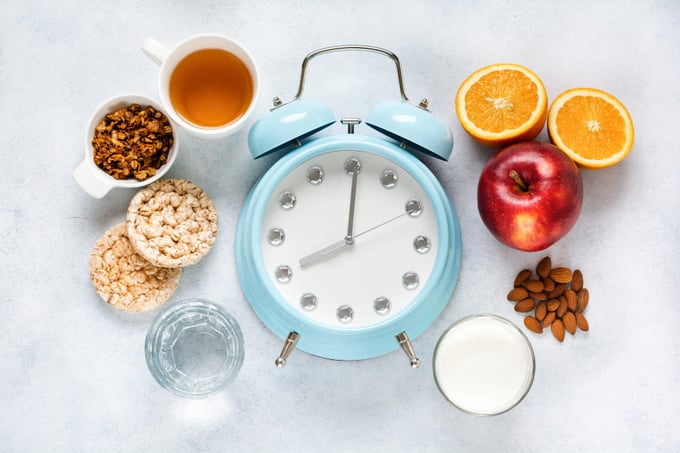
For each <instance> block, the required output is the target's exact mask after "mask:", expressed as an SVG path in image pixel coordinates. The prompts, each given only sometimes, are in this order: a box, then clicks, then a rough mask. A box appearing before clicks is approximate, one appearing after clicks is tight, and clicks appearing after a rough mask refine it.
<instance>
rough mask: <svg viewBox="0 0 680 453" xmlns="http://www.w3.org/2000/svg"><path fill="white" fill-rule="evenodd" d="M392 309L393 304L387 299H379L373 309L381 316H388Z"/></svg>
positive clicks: (375, 301)
mask: <svg viewBox="0 0 680 453" xmlns="http://www.w3.org/2000/svg"><path fill="white" fill-rule="evenodd" d="M391 308H392V303H391V302H390V300H389V299H388V298H387V297H378V298H377V299H376V300H374V301H373V309H374V310H375V312H376V313H378V314H379V315H386V314H387V313H389V312H390V309H391Z"/></svg>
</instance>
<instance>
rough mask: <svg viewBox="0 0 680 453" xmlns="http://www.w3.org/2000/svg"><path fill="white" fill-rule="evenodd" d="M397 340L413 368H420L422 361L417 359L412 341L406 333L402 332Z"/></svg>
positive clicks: (397, 336)
mask: <svg viewBox="0 0 680 453" xmlns="http://www.w3.org/2000/svg"><path fill="white" fill-rule="evenodd" d="M395 338H396V339H397V341H398V342H399V346H401V349H402V350H403V351H404V352H405V353H406V355H407V356H408V358H409V364H410V365H411V368H418V367H419V366H420V359H419V358H418V357H416V353H415V351H414V350H413V345H412V344H411V340H410V339H409V338H408V335H407V334H406V332H401V333H399V334H397V335H396V336H395Z"/></svg>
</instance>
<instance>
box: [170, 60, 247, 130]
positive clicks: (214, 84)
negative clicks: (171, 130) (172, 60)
mask: <svg viewBox="0 0 680 453" xmlns="http://www.w3.org/2000/svg"><path fill="white" fill-rule="evenodd" d="M169 91H170V101H171V102H172V105H173V107H174V108H175V110H177V113H179V114H180V115H181V116H182V117H183V118H184V119H185V120H186V121H188V122H190V123H193V124H194V125H196V126H199V127H220V126H224V125H226V124H229V123H231V122H233V121H235V120H237V119H238V118H240V117H241V116H242V115H243V114H244V113H245V112H246V111H247V110H248V107H249V106H250V103H251V102H252V99H253V81H252V78H251V76H250V72H249V71H248V68H247V67H246V65H245V64H244V63H243V62H242V61H241V60H240V59H239V58H238V57H236V56H235V55H233V54H232V53H230V52H227V51H225V50H221V49H202V50H197V51H196V52H193V53H191V54H189V55H187V56H186V57H184V58H183V59H182V60H181V61H180V62H179V63H178V64H177V66H176V67H175V69H174V71H173V72H172V75H171V76H170V90H169Z"/></svg>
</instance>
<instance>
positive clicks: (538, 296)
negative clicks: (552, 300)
mask: <svg viewBox="0 0 680 453" xmlns="http://www.w3.org/2000/svg"><path fill="white" fill-rule="evenodd" d="M529 296H531V297H533V298H534V299H536V300H547V299H548V295H547V294H546V293H544V292H540V293H529Z"/></svg>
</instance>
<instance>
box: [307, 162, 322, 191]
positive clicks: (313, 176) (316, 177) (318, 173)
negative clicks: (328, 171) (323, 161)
mask: <svg viewBox="0 0 680 453" xmlns="http://www.w3.org/2000/svg"><path fill="white" fill-rule="evenodd" d="M325 176H326V175H325V174H324V171H323V168H321V167H319V166H317V165H315V166H313V167H309V169H308V170H307V182H309V183H310V184H313V185H315V186H316V185H318V184H321V183H322V182H323V180H324V177H325Z"/></svg>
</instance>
